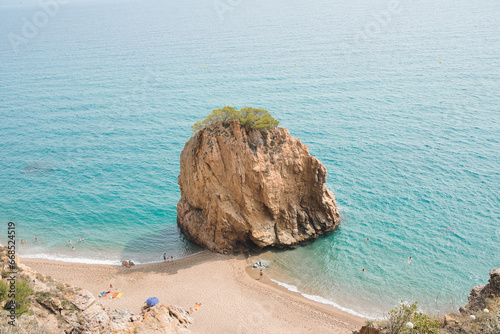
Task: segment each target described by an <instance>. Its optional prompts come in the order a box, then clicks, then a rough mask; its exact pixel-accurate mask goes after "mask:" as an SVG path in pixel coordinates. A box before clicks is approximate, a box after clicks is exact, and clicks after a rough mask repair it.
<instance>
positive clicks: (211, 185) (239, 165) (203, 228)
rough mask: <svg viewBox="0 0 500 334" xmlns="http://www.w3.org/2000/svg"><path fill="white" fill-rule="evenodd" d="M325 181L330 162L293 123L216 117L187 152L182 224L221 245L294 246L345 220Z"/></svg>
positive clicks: (198, 238) (203, 241)
mask: <svg viewBox="0 0 500 334" xmlns="http://www.w3.org/2000/svg"><path fill="white" fill-rule="evenodd" d="M325 182H326V168H325V167H324V166H323V165H322V164H321V163H320V162H319V161H318V159H316V158H314V157H313V156H311V155H310V154H309V150H308V148H307V146H306V145H304V144H302V143H301V142H300V140H298V139H296V138H293V137H291V136H290V133H289V132H288V130H287V129H285V128H272V129H264V130H258V129H248V128H246V127H242V126H241V125H240V122H239V121H230V122H226V123H217V124H213V125H210V126H207V127H205V128H203V129H202V130H200V131H199V132H198V133H196V135H195V136H193V137H192V138H191V139H190V140H189V141H188V142H187V143H186V145H185V146H184V149H183V151H182V154H181V171H180V175H179V180H178V183H179V186H180V190H181V199H180V201H179V203H178V204H177V223H178V225H179V227H180V228H181V229H182V231H183V232H184V234H185V235H186V236H187V238H188V239H189V240H191V241H193V242H195V243H197V244H199V245H201V246H203V247H204V248H207V249H211V250H215V251H218V252H224V253H227V252H232V251H241V250H246V249H249V248H256V247H257V248H262V247H266V246H277V247H287V246H288V247H289V246H294V245H296V244H298V243H300V242H302V241H305V240H309V239H312V238H316V237H318V236H319V235H321V234H323V233H325V232H328V231H331V230H333V229H334V228H335V227H336V226H337V225H338V224H339V221H340V219H339V213H338V210H337V205H336V203H335V197H334V195H333V193H332V192H331V191H329V190H328V189H327V188H326V186H325V185H324V183H325Z"/></svg>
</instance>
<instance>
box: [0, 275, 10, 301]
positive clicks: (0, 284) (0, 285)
mask: <svg viewBox="0 0 500 334" xmlns="http://www.w3.org/2000/svg"><path fill="white" fill-rule="evenodd" d="M8 291H9V286H8V285H7V284H6V283H5V282H4V281H1V280H0V302H3V301H4V300H6V299H7V297H8V294H9V292H8Z"/></svg>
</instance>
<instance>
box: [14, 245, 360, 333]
mask: <svg viewBox="0 0 500 334" xmlns="http://www.w3.org/2000/svg"><path fill="white" fill-rule="evenodd" d="M250 259H251V258H250ZM250 259H247V258H245V257H244V256H243V255H239V256H228V255H221V254H213V253H210V252H208V251H203V252H200V253H196V254H192V255H190V256H187V257H184V258H181V259H179V260H174V261H172V262H170V261H169V262H156V263H149V264H140V265H136V266H134V267H132V268H130V269H128V268H125V267H122V266H117V265H104V264H85V263H74V262H62V261H54V260H42V259H30V258H24V257H21V258H20V260H21V262H22V263H24V264H26V265H27V266H29V267H30V268H31V269H33V270H34V271H36V272H40V273H42V274H45V275H49V276H51V277H53V278H55V279H57V280H58V281H61V282H63V283H69V284H71V285H73V286H76V287H81V288H84V289H86V290H89V291H90V292H91V293H92V294H94V296H96V298H97V299H98V300H99V301H101V302H102V303H103V305H104V306H105V307H106V308H110V309H116V308H120V307H124V308H128V309H130V310H131V311H132V312H134V313H139V312H140V308H141V307H142V306H143V305H144V301H145V300H146V299H147V298H149V297H152V296H156V297H158V298H159V299H160V303H163V304H167V305H178V306H181V307H185V308H189V307H192V306H193V305H194V304H195V303H202V307H201V308H200V310H199V311H195V312H194V314H193V318H194V319H195V321H194V323H193V324H192V325H191V326H190V327H189V329H190V330H192V331H193V332H194V333H220V332H221V330H222V332H228V333H241V332H245V331H247V332H258V331H260V332H262V331H264V332H283V331H285V332H291V333H306V332H310V331H313V332H316V333H329V332H335V333H349V334H350V333H351V332H352V330H355V329H359V328H360V327H361V326H363V325H364V324H365V321H366V320H367V319H366V318H362V317H359V316H356V315H353V314H351V313H348V312H346V311H344V310H341V309H338V308H336V307H334V306H330V305H327V304H323V303H320V302H317V301H314V300H311V299H308V298H306V297H304V296H302V295H301V294H300V293H296V292H293V291H290V290H288V289H286V288H285V287H282V286H279V285H278V284H277V283H276V282H273V281H272V280H271V279H270V278H268V277H267V276H266V275H264V277H263V278H262V279H258V278H259V277H258V276H259V271H258V270H253V269H252V268H251V266H248V263H249V261H250ZM110 284H112V285H113V289H111V290H112V291H115V292H123V293H124V295H123V297H122V298H120V299H109V298H100V297H97V296H98V295H99V294H100V292H102V291H108V290H109V289H110V288H109V285H110Z"/></svg>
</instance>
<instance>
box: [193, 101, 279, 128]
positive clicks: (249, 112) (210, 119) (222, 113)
mask: <svg viewBox="0 0 500 334" xmlns="http://www.w3.org/2000/svg"><path fill="white" fill-rule="evenodd" d="M230 120H239V121H240V123H241V125H243V126H245V127H248V128H252V129H264V128H269V127H274V126H277V125H278V124H279V121H277V120H275V119H274V118H273V116H271V114H270V113H269V111H267V110H264V109H256V108H252V107H246V108H243V109H241V110H236V109H235V108H233V107H229V106H226V107H224V108H221V109H215V110H213V111H212V112H211V113H210V115H208V116H207V118H205V119H204V120H203V121H197V122H196V123H194V125H193V126H192V127H191V129H192V130H193V133H195V132H197V131H199V130H201V129H203V128H204V127H205V126H207V125H212V124H215V123H224V122H227V121H230Z"/></svg>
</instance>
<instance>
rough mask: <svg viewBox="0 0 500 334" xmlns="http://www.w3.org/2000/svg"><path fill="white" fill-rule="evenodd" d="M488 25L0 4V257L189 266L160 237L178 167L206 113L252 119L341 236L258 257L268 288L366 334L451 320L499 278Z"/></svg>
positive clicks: (144, 4)
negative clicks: (282, 135)
mask: <svg viewBox="0 0 500 334" xmlns="http://www.w3.org/2000/svg"><path fill="white" fill-rule="evenodd" d="M499 17H500V3H499V2H498V0H478V1H465V0H453V1H452V0H442V1H435V0H432V1H431V0H421V1H410V0H387V1H380V0H370V1H368V0H348V1H347V0H340V1H331V0H317V1H299V0H286V1H285V0H265V1H264V0H214V1H212V0H208V1H206V0H204V1H201V0H184V1H181V0H146V1H139V0H124V1H116V0H100V1H93V0H87V1H83V0H80V1H71V0H64V1H62V0H60V1H56V0H41V1H40V2H39V1H33V0H23V1H18V0H16V1H13V0H2V2H1V3H0V226H4V227H3V228H2V229H1V230H3V232H1V231H0V242H1V243H5V242H6V241H7V223H8V222H9V221H13V222H15V224H16V237H17V252H18V253H19V254H21V255H23V256H27V257H39V258H48V259H58V260H65V261H79V262H88V263H109V264H117V263H119V261H120V260H122V259H131V260H133V261H135V262H136V263H146V262H155V261H161V260H162V255H163V253H164V252H166V253H167V254H168V255H169V256H173V257H174V258H180V257H183V256H187V255H189V254H193V253H196V252H198V251H200V248H198V247H196V246H195V245H193V244H191V243H189V242H188V241H186V239H185V238H184V237H183V236H182V234H181V233H180V231H179V229H178V228H177V226H176V209H175V208H176V204H177V201H178V200H179V197H180V192H179V188H178V185H177V176H178V175H179V156H180V153H181V151H182V149H183V147H184V144H185V142H186V141H187V140H189V138H190V136H191V129H190V127H191V125H192V124H193V123H194V122H195V121H196V120H200V119H203V118H204V117H205V116H206V115H207V114H208V113H209V112H210V111H211V110H213V109H215V108H220V107H223V106H225V105H230V106H234V107H237V108H242V107H245V106H253V107H259V108H264V109H267V110H269V111H270V112H271V114H272V115H273V116H274V117H275V118H277V119H278V120H280V121H281V123H280V125H281V126H284V127H286V128H288V129H289V130H290V133H291V134H292V135H293V136H295V137H298V138H300V139H301V140H302V141H303V143H305V144H307V145H308V147H309V149H310V152H311V154H313V155H314V156H316V157H317V158H318V159H319V160H320V161H321V162H322V163H323V164H324V165H325V166H326V168H327V170H328V181H327V186H328V187H329V189H331V190H332V191H333V192H334V194H335V196H336V198H337V203H338V205H339V209H340V213H341V219H342V223H341V226H340V228H339V229H338V230H337V231H335V232H334V233H332V234H330V235H328V236H327V237H324V238H321V239H319V240H317V241H316V242H314V243H312V244H309V245H306V246H303V247H299V248H297V249H294V250H289V251H279V252H273V253H266V254H264V255H263V257H265V258H267V259H268V260H270V261H271V262H270V263H271V267H270V269H269V270H268V271H267V272H268V275H270V276H271V278H273V279H274V280H276V281H278V282H280V284H282V285H284V286H286V287H288V288H289V289H292V290H294V289H295V290H297V291H299V292H301V293H303V294H304V295H306V296H308V297H309V298H312V299H316V300H319V301H322V302H325V303H329V304H332V305H338V306H340V307H342V308H345V309H347V310H350V311H351V312H354V313H359V314H362V315H365V316H369V317H380V316H383V314H384V312H387V311H388V310H389V309H390V308H392V307H393V306H394V305H396V304H397V303H398V302H400V301H401V300H403V301H405V302H409V301H418V302H419V304H420V306H421V307H422V309H425V310H428V311H431V312H434V313H436V314H443V313H444V312H445V311H448V310H452V309H456V307H457V306H458V305H463V304H465V303H466V300H467V295H468V292H469V289H470V288H471V287H473V286H474V285H478V284H485V283H486V280H487V279H488V277H489V276H488V273H489V271H490V270H491V269H493V268H499V267H500V242H499V240H500V201H499V197H500V195H499V190H500V157H499V152H500V112H499V102H500V95H499V92H500V87H499V82H500V80H499V79H500V61H499V55H500V37H499V36H500V24H499V22H500V21H499V20H498V18H499ZM35 237H36V238H38V242H35V241H34V238H35ZM79 238H84V241H83V242H78V239H79ZM367 238H369V239H370V240H369V241H366V239H367ZM21 239H23V240H28V243H27V244H25V245H20V240H21ZM69 240H71V244H69V243H68V241H69ZM72 247H75V250H74V251H72V250H71V248H72ZM409 257H411V258H412V261H411V263H408V260H409ZM363 268H365V269H366V270H367V271H361V269H363Z"/></svg>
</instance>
